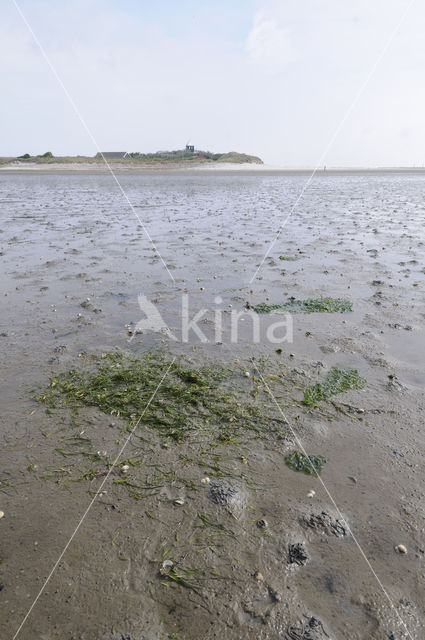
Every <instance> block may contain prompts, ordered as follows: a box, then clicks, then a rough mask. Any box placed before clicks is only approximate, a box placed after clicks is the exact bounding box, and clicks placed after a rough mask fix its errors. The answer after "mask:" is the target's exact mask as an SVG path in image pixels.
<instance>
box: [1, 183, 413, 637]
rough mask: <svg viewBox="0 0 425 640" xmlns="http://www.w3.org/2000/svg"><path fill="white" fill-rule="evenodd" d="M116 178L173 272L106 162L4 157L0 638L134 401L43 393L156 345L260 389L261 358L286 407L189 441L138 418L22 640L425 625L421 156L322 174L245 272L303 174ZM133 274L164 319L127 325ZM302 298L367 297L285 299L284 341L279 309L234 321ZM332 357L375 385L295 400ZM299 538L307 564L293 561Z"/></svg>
mask: <svg viewBox="0 0 425 640" xmlns="http://www.w3.org/2000/svg"><path fill="white" fill-rule="evenodd" d="M120 181H121V183H122V185H123V187H124V188H125V190H126V192H127V194H128V196H129V198H130V200H131V201H132V203H133V204H134V206H135V210H136V212H137V213H138V215H139V217H140V219H141V220H142V221H143V224H144V225H145V227H146V229H148V230H149V234H150V236H151V237H152V239H153V241H154V243H155V245H156V247H157V250H159V252H160V255H161V256H162V258H163V259H164V262H165V263H166V265H167V267H168V269H169V272H170V274H171V275H172V276H173V278H174V281H173V279H172V278H171V277H170V275H169V274H168V273H167V271H166V270H165V268H164V264H163V263H162V261H161V258H160V257H159V256H158V253H157V251H155V250H154V249H153V248H152V244H151V243H150V242H149V240H148V239H147V238H146V235H145V233H144V231H143V229H142V228H141V227H140V224H139V223H138V221H137V220H136V218H135V216H134V214H133V213H132V211H129V210H128V205H127V204H126V202H125V201H124V200H123V198H122V194H121V193H120V192H119V190H118V188H117V187H116V185H114V183H113V181H112V180H111V178H110V177H109V176H107V175H97V174H90V173H87V174H84V175H73V174H66V175H61V174H60V173H55V174H50V175H45V174H42V173H38V172H37V173H36V174H30V175H28V174H26V175H20V174H12V173H10V174H7V173H2V174H1V175H0V204H1V214H0V215H1V218H0V264H1V271H0V282H1V293H2V299H3V304H2V312H1V326H0V348H1V362H0V364H1V371H2V385H1V392H0V393H1V406H2V412H1V415H0V433H1V438H2V462H1V467H0V469H1V471H0V482H1V484H0V490H1V493H0V509H1V510H2V511H3V512H4V514H5V515H4V517H3V518H1V519H0V531H1V538H0V539H1V546H0V554H1V564H0V573H1V576H0V582H1V590H0V608H1V620H2V634H1V635H2V637H5V638H12V637H13V636H14V634H15V633H16V631H17V630H18V628H19V626H20V624H21V623H22V621H23V619H24V616H25V615H26V614H27V612H28V610H29V609H30V606H31V605H32V603H33V602H34V599H35V598H36V596H37V594H38V593H39V591H40V589H41V588H42V586H43V584H44V582H45V579H46V578H47V577H48V575H49V573H50V571H51V570H52V568H53V566H54V565H55V563H56V561H57V560H58V558H59V556H60V554H61V552H62V551H63V549H64V547H65V545H66V543H67V542H68V540H69V538H70V536H71V535H72V534H73V532H74V531H75V528H76V526H77V524H78V523H79V522H80V520H81V518H82V517H83V515H84V512H85V510H86V509H87V507H88V505H89V503H90V501H91V499H92V496H93V495H94V494H95V493H96V491H97V490H98V488H99V486H100V484H101V483H102V481H103V480H104V478H105V472H104V469H105V468H107V464H108V462H107V461H109V460H110V459H112V460H113V459H114V457H115V456H116V455H117V453H118V451H119V449H120V445H121V444H122V442H123V437H124V435H123V434H124V433H125V432H124V431H123V429H124V430H125V428H126V423H125V422H124V420H123V419H122V417H121V416H116V415H113V416H111V415H107V414H105V413H103V412H102V411H100V410H99V409H97V408H93V407H85V408H83V409H80V410H79V412H78V416H76V415H74V414H73V412H72V411H71V410H70V409H66V408H63V407H58V408H57V409H54V410H52V409H49V407H46V406H45V405H43V404H40V403H38V402H37V401H36V396H37V395H38V394H39V393H40V392H41V391H42V390H43V389H45V388H46V387H47V386H48V384H49V378H50V377H51V376H52V375H55V374H57V373H59V372H61V371H62V372H63V371H68V370H69V369H78V368H79V367H80V366H83V364H84V362H85V361H86V360H87V359H88V358H90V357H91V354H96V355H98V356H99V355H102V354H104V353H105V354H106V353H111V352H114V351H115V350H116V349H117V348H118V349H120V350H122V351H123V352H130V353H132V354H134V355H136V356H141V355H143V354H145V353H146V352H148V351H149V350H151V349H152V348H154V347H158V346H160V347H161V348H163V349H164V350H165V351H166V352H167V353H168V354H169V355H170V357H171V356H173V355H178V356H183V357H184V358H186V359H187V361H188V362H190V363H191V364H192V365H193V366H194V367H197V366H199V365H202V364H204V363H206V362H208V363H210V364H211V365H212V366H214V363H216V364H220V365H224V366H226V367H228V368H229V370H230V371H231V380H232V385H233V386H234V387H235V388H237V389H239V390H240V392H241V393H243V394H246V397H249V398H255V400H256V402H259V403H263V404H264V407H266V406H267V407H269V406H271V404H272V399H271V398H270V393H268V392H267V388H265V386H264V384H263V383H262V381H261V379H260V377H259V374H258V371H260V372H261V374H262V376H263V377H264V378H265V379H266V380H267V381H268V382H269V383H270V385H272V390H273V394H275V397H276V399H277V400H278V402H279V404H280V405H281V407H282V410H283V413H284V416H285V417H284V416H283V415H281V414H279V412H278V411H277V409H273V410H274V411H275V418H274V420H275V422H274V425H275V428H274V429H273V435H272V434H271V435H270V437H267V438H264V437H255V436H254V435H253V433H252V432H249V430H248V429H247V433H246V435H245V436H244V437H241V435H240V434H239V436H238V438H237V439H236V440H233V439H229V438H228V437H227V431H226V430H224V432H223V433H224V439H223V440H217V439H214V441H212V439H211V438H210V439H208V434H207V433H204V432H202V437H201V436H200V437H199V440H198V441H197V439H196V437H194V438H191V439H190V441H185V442H181V443H177V444H174V443H169V442H167V441H164V438H161V437H158V435H157V434H156V433H155V432H154V431H153V430H152V429H151V427H150V426H149V425H144V423H143V420H142V421H141V423H140V428H139V429H138V430H137V431H136V433H135V435H134V437H132V439H131V440H130V442H129V445H128V449H126V451H125V454H124V455H123V456H122V460H120V464H123V463H124V462H125V461H126V460H127V459H130V460H133V461H135V460H137V461H138V462H137V465H135V466H132V465H131V463H130V464H129V466H130V469H129V471H128V473H127V474H125V475H124V476H123V475H122V472H121V471H120V470H119V468H117V469H116V470H114V472H113V473H111V475H110V477H109V478H108V481H107V483H106V484H105V486H104V487H103V489H102V492H101V495H99V497H98V498H97V499H96V500H95V502H94V504H93V506H92V508H91V509H90V511H89V513H88V514H87V516H86V517H85V519H84V521H83V522H82V524H81V526H80V528H79V529H78V531H77V533H76V534H75V536H74V538H73V540H72V542H71V544H70V545H69V547H68V549H67V551H66V553H65V554H64V556H63V557H62V559H61V560H60V562H59V564H58V566H57V568H56V570H55V572H54V574H53V575H52V577H51V579H50V581H49V582H48V584H47V586H46V588H45V589H44V591H43V592H42V594H41V595H40V598H39V599H38V601H37V602H36V604H35V606H34V608H33V609H32V611H31V613H30V615H29V617H28V619H27V620H26V622H25V624H24V626H23V627H22V629H21V631H20V633H19V635H18V638H22V639H23V640H30V639H31V640H33V639H34V638H40V639H42V640H71V639H81V640H92V639H93V640H97V639H99V638H100V639H102V640H112V639H114V640H115V639H120V640H123V639H126V640H127V639H128V638H129V639H131V640H141V639H144V640H147V639H149V640H151V639H152V640H153V639H155V640H157V639H161V640H162V639H166V638H173V639H174V640H178V639H180V640H195V639H198V638H207V639H208V638H211V639H213V638H218V637H225V638H227V639H229V640H233V639H234V640H239V639H240V638H246V639H248V640H249V639H251V638H252V639H254V638H255V639H257V638H258V639H260V640H266V639H267V640H274V639H277V638H290V639H293V638H295V639H296V640H299V639H303V640H307V639H310V638H311V639H314V640H324V638H328V637H329V638H332V639H334V640H335V639H342V638H350V639H353V640H370V639H371V640H388V639H390V638H391V639H397V640H407V639H408V638H413V639H414V640H422V638H423V637H424V624H423V621H424V613H425V611H424V599H423V587H424V555H425V551H424V540H423V530H424V515H425V514H424V506H423V505H424V464H423V451H424V430H423V415H424V404H423V385H424V380H425V365H424V362H425V340H424V337H425V336H424V327H423V321H424V317H425V308H424V286H425V263H424V253H423V248H424V242H425V235H424V233H425V232H424V227H423V215H424V206H423V178H422V177H421V176H420V175H417V174H413V173H412V174H409V173H403V174H396V173H394V174H382V175H381V174H377V173H374V174H371V175H368V174H367V173H364V174H355V175H354V174H353V175H350V174H341V175H329V176H326V175H321V176H318V177H317V178H315V180H314V181H313V183H312V185H311V186H310V187H309V189H308V190H307V191H306V193H305V194H304V196H303V199H302V201H301V202H300V204H299V206H298V207H297V210H296V212H295V213H294V215H293V217H292V218H291V220H290V221H289V222H288V224H287V226H286V227H285V229H284V232H283V233H282V234H281V236H280V238H279V240H278V242H277V243H276V244H275V245H274V247H273V249H272V251H271V253H270V255H269V256H268V257H267V258H266V260H265V262H264V264H263V265H262V267H261V269H260V271H259V272H258V274H257V276H256V278H255V279H254V281H253V282H252V283H251V282H250V280H251V278H252V276H253V275H254V273H255V271H256V268H257V266H258V265H259V264H260V263H261V260H262V258H263V256H264V254H265V252H266V250H267V249H268V248H269V243H270V241H271V239H272V238H273V237H274V235H275V234H276V232H277V230H278V228H279V224H280V222H281V221H282V220H283V219H284V218H285V217H286V214H287V212H288V211H289V210H290V208H291V205H292V204H293V203H294V202H295V201H296V199H297V196H298V194H299V192H300V191H301V189H302V187H303V184H304V181H305V176H303V175H279V174H277V173H276V174H268V173H267V172H264V173H261V174H260V173H257V174H255V175H254V174H253V175H247V174H236V173H232V174H225V173H223V174H221V173H220V174H214V175H212V174H210V175H203V174H200V173H193V174H190V173H187V174H166V173H161V172H159V173H155V174H154V175H153V174H150V175H143V174H138V175H132V174H131V173H128V174H127V173H126V174H122V175H120ZM280 256H292V257H295V256H296V257H297V260H293V261H292V260H285V261H283V260H280V259H279V257H280ZM185 292H187V293H188V295H189V305H190V310H191V316H193V315H194V314H195V313H196V312H197V311H198V310H199V309H202V308H205V309H206V311H205V313H204V314H203V316H202V320H201V322H200V323H199V327H200V328H201V329H202V331H203V332H204V334H205V336H206V338H207V339H208V340H209V341H208V342H201V340H200V339H199V337H197V336H196V335H195V334H194V333H193V332H192V333H191V335H190V341H189V343H182V342H181V341H180V338H181V335H182V328H181V327H182V325H181V309H182V307H181V304H182V302H181V300H182V294H184V293H185ZM140 294H141V295H143V296H146V298H147V299H149V300H150V301H152V302H153V303H154V304H155V306H156V308H157V309H158V310H159V312H160V314H161V317H162V319H163V320H164V322H165V324H166V326H167V327H168V328H169V332H168V333H164V332H163V333H152V332H146V331H145V332H142V333H137V331H133V329H132V328H135V327H136V325H137V323H138V322H139V321H140V320H141V319H143V312H142V311H141V310H140V308H139V304H138V296H139V295H140ZM291 296H292V297H293V298H295V299H297V300H307V299H318V298H322V297H326V298H333V299H344V300H349V301H350V302H351V303H352V308H353V311H352V312H350V313H347V314H346V313H343V314H340V313H336V314H329V313H323V314H321V313H311V314H306V315H304V314H297V315H296V316H295V315H294V316H293V322H294V324H293V329H294V331H293V334H294V341H293V343H291V344H288V343H283V344H280V345H279V344H271V343H270V342H269V341H268V340H267V328H268V327H269V326H270V325H271V324H272V323H273V322H275V321H276V317H274V316H273V314H270V315H269V314H265V315H262V316H261V340H260V342H259V343H256V344H253V333H252V326H251V321H250V320H249V317H248V316H246V318H245V317H242V320H241V321H240V322H239V332H238V342H237V343H235V344H231V343H230V336H231V327H230V324H229V318H230V311H231V310H232V309H236V310H240V311H241V312H243V310H244V309H245V308H246V306H247V305H248V306H251V307H252V306H255V305H256V304H260V303H268V304H276V303H279V302H281V303H285V301H287V300H289V299H290V298H291ZM218 298H220V300H221V301H220V302H217V299H218ZM217 309H219V310H220V311H221V312H222V319H223V334H222V336H220V339H219V340H217V339H216V335H215V327H214V318H215V313H216V311H217ZM126 325H127V327H126ZM129 328H130V331H129ZM170 332H171V333H172V334H173V335H174V336H175V337H177V341H174V340H173V339H172V338H170ZM279 349H281V350H282V351H281V352H280V353H279V352H278V351H279ZM252 358H254V360H252ZM334 366H338V367H342V368H345V369H351V368H355V369H356V370H358V372H359V375H361V377H362V378H364V379H365V380H366V385H365V386H364V388H362V389H360V388H359V389H350V390H347V391H344V392H343V393H341V394H339V395H337V396H335V397H334V398H331V400H332V402H331V401H325V402H323V403H321V404H320V406H318V407H315V408H309V407H307V406H305V405H303V397H304V391H305V389H307V388H309V387H312V386H314V385H315V384H317V383H319V382H323V381H324V380H325V379H326V376H327V375H328V374H329V372H330V371H331V370H332V367H334ZM246 373H248V374H249V375H248V376H246V375H245V374H246ZM267 376H269V377H267ZM270 376H276V379H275V378H270ZM279 376H281V377H279ZM270 403H271V404H270ZM265 414H266V411H265ZM201 418H202V416H200V422H202V420H201ZM288 423H289V425H288ZM223 427H226V425H223ZM294 433H295V435H296V436H297V438H299V439H300V440H301V441H302V444H303V446H304V447H305V449H306V450H307V452H314V454H317V455H322V456H324V457H325V458H326V460H327V463H326V465H325V466H324V468H323V471H322V475H321V477H320V478H317V477H314V476H307V475H304V474H302V473H295V472H294V471H293V470H291V469H289V468H288V467H286V465H285V462H284V459H285V456H286V455H288V454H289V453H290V452H291V451H293V450H294V449H299V446H298V443H297V442H296V440H295V437H294ZM71 439H72V442H74V443H78V444H72V442H71ZM88 440H89V443H88V442H87V441H88ZM64 454H65V455H64ZM68 454H69V455H68ZM71 454H72V455H71ZM92 456H94V458H93V457H92ZM89 463H90V466H89ZM92 467H93V468H94V471H93V473H89V474H88V475H87V476H85V477H84V478H82V476H83V475H84V474H85V473H86V472H88V471H89V470H91V469H92ZM80 478H81V479H80ZM205 478H209V482H203V481H204V480H205ZM123 479H128V483H127V480H126V483H123V482H122V480H123ZM77 480H78V481H77ZM321 481H323V482H324V485H325V486H326V488H327V489H328V491H329V492H330V494H331V495H332V498H333V499H334V501H335V503H336V505H337V506H338V510H339V511H337V510H336V509H335V505H334V504H333V503H332V501H331V500H330V498H329V495H328V493H327V492H326V490H325V488H324V486H323V485H322V484H321ZM132 484H134V485H137V491H136V493H137V494H138V497H137V499H136V498H135V495H134V491H133V493H132V492H131V491H129V490H128V485H132ZM214 487H219V488H218V489H217V491H216V497H215V498H213V499H212V496H214V489H213V488H214ZM312 491H313V492H314V493H312ZM180 498H181V499H182V500H183V504H175V500H176V499H180ZM200 516H205V517H206V519H205V517H204V519H202V518H201V517H200ZM341 517H343V518H344V522H342V520H341ZM259 523H265V524H264V525H261V524H259ZM347 526H348V527H349V530H348V528H347ZM343 530H344V533H345V535H343V534H342V531H343ZM352 534H353V535H354V537H355V539H354V538H353V535H352ZM399 544H403V545H405V546H406V548H407V554H398V553H397V552H396V551H395V547H396V546H397V545H399ZM291 545H292V547H291ZM294 545H295V546H296V548H297V549H298V550H300V549H301V548H302V549H305V550H306V551H307V554H308V561H307V562H305V564H299V563H298V562H291V563H288V549H290V548H293V547H294ZM297 545H301V547H298V546H297ZM358 545H360V547H361V549H362V550H363V552H364V554H365V556H366V557H367V559H368V562H369V563H370V565H369V564H367V563H366V561H365V559H364V557H363V556H362V554H361V553H360V551H359V547H358ZM166 560H169V561H170V562H172V563H173V564H172V567H173V569H174V571H173V572H172V573H171V574H168V575H165V576H164V575H162V574H161V572H160V569H161V567H162V565H163V563H164V561H166ZM371 567H372V568H373V571H372V570H371ZM376 576H378V578H379V581H380V583H379V582H378V580H377V578H376Z"/></svg>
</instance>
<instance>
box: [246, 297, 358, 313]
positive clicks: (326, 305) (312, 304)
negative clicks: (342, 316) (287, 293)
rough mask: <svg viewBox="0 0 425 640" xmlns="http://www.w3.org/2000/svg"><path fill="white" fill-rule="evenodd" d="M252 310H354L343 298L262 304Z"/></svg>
mask: <svg viewBox="0 0 425 640" xmlns="http://www.w3.org/2000/svg"><path fill="white" fill-rule="evenodd" d="M251 309H252V310H253V311H255V312H256V313H345V312H347V311H352V310H353V304H352V302H350V300H344V299H343V298H308V299H307V300H295V299H294V300H288V302H282V303H277V304H268V303H266V302H261V303H259V304H256V305H254V306H252V307H251Z"/></svg>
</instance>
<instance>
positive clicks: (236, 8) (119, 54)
mask: <svg viewBox="0 0 425 640" xmlns="http://www.w3.org/2000/svg"><path fill="white" fill-rule="evenodd" d="M17 1H18V2H19V5H20V6H21V8H22V11H23V12H24V13H25V14H26V16H27V18H28V21H29V22H30V23H31V26H32V27H33V29H34V31H35V33H36V34H37V36H38V38H39V40H40V42H41V43H42V45H43V47H44V48H45V50H46V52H47V54H48V56H49V58H50V59H51V62H52V64H53V65H54V66H55V68H56V70H57V72H58V74H59V75H60V76H61V78H62V80H63V82H64V84H65V85H66V87H67V89H68V90H69V92H70V94H71V95H72V97H73V99H74V100H75V102H76V104H77V106H78V108H79V110H80V111H81V113H82V115H83V117H84V118H85V120H86V122H87V124H88V126H89V128H90V130H91V131H92V133H93V136H94V137H95V138H96V140H97V142H98V144H99V146H100V147H101V148H102V150H106V151H107V150H127V151H156V150H158V149H175V148H181V147H182V146H184V145H185V144H186V142H188V141H189V140H190V142H191V143H192V144H194V145H195V146H196V147H198V148H201V149H208V150H211V151H216V152H217V151H228V150H237V151H242V152H246V153H253V154H256V155H260V156H261V157H262V158H263V159H264V161H265V162H267V163H270V164H275V165H285V166H312V165H315V164H316V162H317V161H318V160H319V158H320V156H321V154H322V152H323V151H324V149H325V148H326V146H327V144H328V143H329V141H330V139H331V138H332V136H333V134H334V132H335V130H336V128H337V126H338V124H339V123H340V121H341V120H342V118H343V116H344V114H345V113H346V111H347V109H348V108H349V106H350V104H351V103H352V101H353V99H354V97H355V95H356V94H357V92H358V90H359V88H360V86H361V85H362V84H363V82H364V81H365V79H366V77H367V76H368V73H369V71H370V69H371V67H372V66H373V64H374V63H375V62H376V60H377V58H378V56H379V54H380V52H381V50H382V49H383V47H384V46H385V44H386V43H387V41H388V39H389V37H390V35H391V33H392V31H393V30H394V28H395V27H396V25H397V24H398V23H399V21H400V18H401V16H402V14H403V12H404V10H405V8H406V7H407V6H408V5H409V4H410V0H356V1H355V2H352V1H350V0H156V1H155V2H153V1H152V0H17ZM424 32H425V3H424V2H423V0H416V2H415V3H414V4H413V6H412V7H411V8H410V10H409V13H408V15H407V17H406V19H405V21H404V23H403V25H402V27H401V29H400V31H399V33H398V35H397V36H396V37H395V39H394V41H393V42H392V44H391V46H390V48H389V50H388V51H387V53H386V55H385V57H384V59H383V60H382V63H381V64H380V65H379V66H378V68H377V70H376V72H375V74H374V75H373V77H372V79H371V81H370V83H369V85H368V87H367V89H366V90H365V92H364V93H363V95H362V97H361V99H360V100H359V102H358V103H357V105H356V107H355V109H354V110H353V112H352V113H351V115H350V117H349V118H348V120H347V122H346V123H345V125H344V127H343V129H342V131H341V132H340V134H339V136H338V137H337V139H336V141H335V143H334V144H333V145H332V147H331V149H330V150H329V152H328V155H327V157H326V160H325V163H326V164H327V165H329V166H343V165H345V166H353V165H368V166H377V165H387V166H388V165H423V164H425V124H424V123H425V37H424ZM0 74H1V76H0V77H1V99H0V131H1V134H0V155H18V154H19V155H20V154H23V153H31V154H38V153H43V152H45V151H48V150H49V151H52V152H53V153H54V154H56V155H61V154H77V153H80V154H87V155H94V154H95V153H96V151H97V149H96V148H95V146H94V144H93V142H92V140H91V139H90V138H89V136H88V135H87V132H86V131H85V130H84V128H83V127H82V125H81V123H80V122H79V120H78V119H77V118H76V116H75V114H74V112H73V110H72V108H71V106H70V104H69V102H68V101H67V99H66V97H65V96H64V94H63V92H62V90H61V88H60V86H59V85H58V83H57V81H56V79H55V78H54V76H53V75H52V72H51V71H50V69H49V68H48V66H47V65H46V62H45V60H44V59H43V57H42V56H41V54H40V51H39V49H38V48H37V46H36V44H35V43H34V41H33V39H32V37H31V35H30V33H29V32H28V30H27V28H26V26H25V24H24V23H23V22H22V19H21V17H20V16H19V14H18V13H17V11H16V8H15V7H14V5H13V2H12V0H2V2H1V6H0Z"/></svg>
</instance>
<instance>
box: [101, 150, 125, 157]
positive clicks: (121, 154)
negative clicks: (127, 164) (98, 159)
mask: <svg viewBox="0 0 425 640" xmlns="http://www.w3.org/2000/svg"><path fill="white" fill-rule="evenodd" d="M126 154H127V151H99V152H98V153H97V154H96V156H103V157H104V158H124V156H125V155H126Z"/></svg>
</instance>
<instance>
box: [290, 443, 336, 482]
mask: <svg viewBox="0 0 425 640" xmlns="http://www.w3.org/2000/svg"><path fill="white" fill-rule="evenodd" d="M285 464H286V466H287V467H289V468H290V469H293V470H294V471H301V472H302V473H305V474H307V475H308V476H320V474H321V473H322V469H323V467H324V465H325V464H326V458H324V457H323V456H306V455H305V454H304V453H303V452H302V451H299V450H298V449H297V450H295V451H292V452H291V453H289V454H288V455H287V456H286V457H285Z"/></svg>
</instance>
